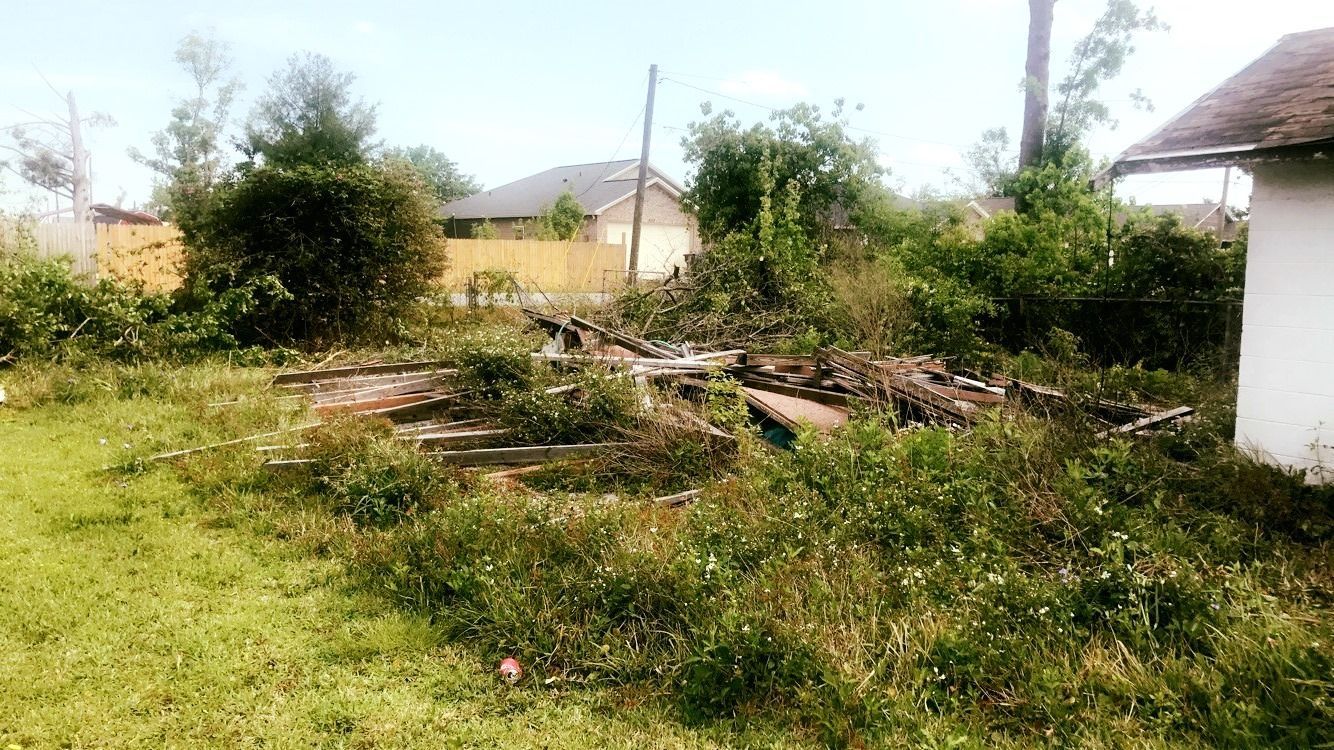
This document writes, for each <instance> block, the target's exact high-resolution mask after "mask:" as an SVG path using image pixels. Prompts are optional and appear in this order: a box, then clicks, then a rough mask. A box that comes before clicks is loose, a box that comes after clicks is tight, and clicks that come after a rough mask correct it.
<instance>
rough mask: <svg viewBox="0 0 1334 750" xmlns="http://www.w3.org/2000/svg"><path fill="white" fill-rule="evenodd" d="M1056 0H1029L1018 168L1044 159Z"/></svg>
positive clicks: (1029, 165) (1033, 164) (1032, 164)
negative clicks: (1022, 121) (1052, 24)
mask: <svg viewBox="0 0 1334 750" xmlns="http://www.w3.org/2000/svg"><path fill="white" fill-rule="evenodd" d="M1055 5H1056V0H1028V59H1027V61H1026V62H1025V63H1024V132H1023V135H1022V136H1021V137H1020V138H1019V169H1021V170H1022V169H1024V168H1025V167H1031V166H1035V165H1036V164H1038V162H1040V161H1041V160H1042V146H1043V141H1044V139H1045V137H1046V133H1047V89H1048V86H1049V84H1050V78H1051V23H1052V14H1053V10H1054V7H1055Z"/></svg>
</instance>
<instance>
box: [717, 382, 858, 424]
mask: <svg viewBox="0 0 1334 750" xmlns="http://www.w3.org/2000/svg"><path fill="white" fill-rule="evenodd" d="M741 392H742V393H744V394H745V396H746V403H748V404H750V405H751V406H753V407H755V408H756V409H758V410H759V411H761V412H763V413H764V414H766V415H768V416H769V417H771V418H772V419H773V420H774V421H775V422H778V423H779V424H781V425H783V426H784V427H786V428H788V429H789V430H793V431H795V430H796V429H797V428H798V427H799V426H800V425H801V423H802V422H803V421H804V422H810V423H811V425H812V426H814V427H815V429H817V430H819V431H820V432H830V431H831V430H833V429H835V428H837V427H841V426H842V425H844V424H846V423H847V421H848V410H847V409H846V408H843V407H838V406H829V405H828V404H821V403H817V402H815V401H808V400H806V399H804V398H797V397H795V396H785V395H783V394H781V393H770V392H768V391H762V390H759V389H758V388H750V387H744V386H743V387H742V389H741Z"/></svg>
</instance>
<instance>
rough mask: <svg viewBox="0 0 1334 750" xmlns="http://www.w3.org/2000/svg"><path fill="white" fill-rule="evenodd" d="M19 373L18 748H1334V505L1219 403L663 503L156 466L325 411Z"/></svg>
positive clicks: (591, 486)
mask: <svg viewBox="0 0 1334 750" xmlns="http://www.w3.org/2000/svg"><path fill="white" fill-rule="evenodd" d="M482 343H483V344H486V342H485V341H484V342H482ZM487 351H490V349H488V350H487ZM503 354H504V352H501V355H503ZM503 361H504V357H503V356H502V357H500V359H496V358H494V357H492V358H487V359H483V360H479V362H480V363H481V364H483V365H487V363H495V362H500V363H502V364H503ZM488 366H489V365H488ZM478 369H479V371H480V368H478ZM493 369H494V368H493ZM0 379H3V382H4V385H5V386H6V388H7V390H8V391H9V394H10V405H9V406H6V407H2V408H0V560H4V561H5V562H6V563H7V567H5V568H4V569H3V570H0V748H5V749H6V750H7V747H8V746H9V745H17V746H19V747H23V748H27V747H110V746H115V747H125V746H129V747H135V746H155V747H157V746H167V747H172V746H179V747H199V746H219V747H236V746H241V747H245V746H261V745H263V746H273V747H451V746H459V747H490V746H497V745H506V746H517V747H523V746H544V747H548V746H549V747H632V746H636V747H637V746H646V747H679V746H687V747H707V746H715V745H718V746H745V747H755V746H766V747H786V746H795V745H801V744H814V743H817V742H819V741H820V740H823V741H824V742H826V743H828V744H834V745H847V746H854V747H856V746H885V747H899V746H914V747H979V748H980V747H1045V746H1078V747H1105V748H1121V747H1164V748H1165V747H1214V746H1223V747H1310V746H1320V745H1321V743H1322V742H1325V741H1326V740H1327V739H1328V738H1329V737H1331V736H1332V735H1334V730H1331V727H1334V703H1332V702H1331V697H1334V684H1332V683H1331V682H1330V680H1329V677H1328V675H1329V674H1330V665H1331V664H1334V648H1332V647H1331V645H1332V644H1334V619H1331V617H1330V613H1329V604H1330V602H1331V601H1334V596H1332V595H1331V591H1334V575H1332V570H1331V567H1330V565H1329V561H1330V560H1331V559H1334V557H1331V556H1330V554H1329V553H1330V536H1329V534H1330V530H1331V528H1332V527H1334V524H1331V518H1332V517H1334V513H1332V511H1334V491H1332V489H1331V488H1325V489H1317V488H1311V487H1305V486H1303V485H1302V484H1301V483H1300V482H1298V481H1295V480H1294V479H1293V478H1292V477H1288V476H1285V475H1283V474H1282V473H1280V472H1276V471H1274V470H1273V469H1271V468H1267V467H1262V466H1257V465H1254V464H1250V463H1248V462H1246V461H1243V460H1240V459H1239V458H1238V457H1237V454H1236V453H1235V451H1233V450H1232V448H1231V446H1230V443H1229V442H1228V440H1227V437H1226V434H1225V428H1226V426H1227V425H1228V424H1230V422H1231V417H1230V412H1229V411H1228V410H1227V408H1226V405H1222V406H1221V408H1220V406H1219V405H1215V404H1212V403H1209V404H1208V407H1207V408H1203V409H1202V410H1201V416H1200V418H1199V419H1197V420H1196V421H1194V422H1192V423H1190V424H1189V425H1187V426H1185V427H1184V428H1183V429H1182V431H1180V432H1179V433H1168V434H1163V435H1160V436H1159V437H1158V438H1155V439H1153V440H1145V441H1135V442H1131V441H1115V442H1110V443H1102V442H1095V441H1091V440H1090V439H1089V437H1088V429H1087V427H1086V426H1081V425H1079V424H1078V423H1077V422H1068V421H1065V420H1062V419H1037V418H1034V417H1032V416H1026V415H1024V414H1022V413H1008V414H1006V415H1005V416H1003V417H999V418H995V419H987V420H983V421H981V422H980V423H979V424H977V425H975V426H974V428H973V429H972V430H970V431H967V432H958V433H955V432H951V431H947V430H942V429H921V430H909V431H902V432H901V431H896V430H893V429H891V428H890V425H888V424H887V423H884V422H882V421H879V420H877V419H875V418H869V417H868V418H859V419H856V420H853V422H852V423H851V424H850V425H849V426H848V427H847V428H846V429H844V430H842V431H840V432H838V433H836V434H835V435H833V436H832V437H831V438H830V439H828V440H821V439H818V438H817V437H816V436H815V435H813V434H803V435H802V436H800V438H799V440H798V441H797V443H796V448H795V450H794V451H791V452H783V453H770V452H768V451H765V450H760V449H759V447H758V446H757V445H756V444H755V443H754V442H752V440H750V439H745V440H742V441H741V443H742V445H741V450H740V451H738V455H737V461H738V462H739V463H737V464H736V465H732V466H730V468H729V469H728V471H729V472H731V476H730V478H725V479H723V480H722V481H718V482H709V483H706V492H705V493H704V495H703V496H702V497H701V498H700V499H699V500H698V501H697V502H695V503H694V504H692V505H690V506H688V507H685V508H680V509H648V508H645V507H643V506H642V505H641V504H639V503H637V502H635V498H636V497H637V495H636V494H635V492H634V489H633V488H634V487H635V486H636V485H634V484H633V483H630V484H626V483H625V482H624V476H622V475H616V476H601V475H597V474H590V475H588V476H582V477H579V478H578V481H573V482H568V481H558V480H561V479H565V480H569V479H571V478H570V477H568V476H566V477H563V478H562V477H544V478H543V480H542V481H538V482H534V483H532V484H531V485H530V486H529V487H527V488H522V487H511V488H505V487H499V486H493V485H491V484H490V483H486V482H479V481H475V480H471V479H469V478H468V477H466V476H464V475H462V474H460V473H459V472H458V470H454V469H450V468H446V467H439V466H437V465H435V464H431V463H429V462H425V461H423V459H422V457H421V456H419V455H417V454H415V453H413V452H412V451H411V448H410V447H408V446H406V445H404V444H402V443H401V442H399V441H396V440H394V439H393V438H392V437H391V436H387V435H385V434H384V433H383V430H376V429H375V428H373V427H370V426H368V425H367V424H365V423H363V422H359V421H348V422H339V423H336V424H333V425H330V426H327V427H325V428H321V429H320V430H318V431H314V432H312V433H308V434H306V435H304V436H303V439H304V440H308V441H310V442H311V443H312V446H313V447H312V448H310V449H309V450H308V451H307V455H308V456H311V457H314V458H315V459H316V461H315V464H314V465H312V467H311V469H310V471H308V472H294V473H292V474H290V475H287V476H286V477H285V478H281V479H280V478H275V477H274V476H272V475H270V474H268V473H266V472H264V471H263V470H262V469H260V468H259V466H258V460H257V457H256V456H255V454H254V453H253V452H252V451H250V450H249V447H248V446H239V447H234V448H230V449H223V450H219V451H214V452H209V453H206V454H200V455H199V456H196V457H192V458H189V459H185V460H181V461H178V462H174V463H173V464H172V465H170V466H168V465H162V464H153V463H148V462H145V461H144V459H145V458H146V457H147V456H149V455H151V454H153V453H156V452H158V451H161V450H164V449H170V448H179V447H182V446H190V445H200V444H204V443H210V442H214V441H218V440H223V439H227V438H232V437H236V436H240V435H246V434H253V433H257V432H262V431H268V430H271V429H276V428H280V427H283V426H291V425H297V424H302V423H305V422H307V421H308V420H309V419H310V417H309V415H308V414H306V413H305V412H304V410H303V409H301V408H299V407H296V408H293V407H282V406H281V405H279V404H278V403H276V402H274V401H272V400H269V399H268V398H267V397H266V396H265V395H264V390H263V388H262V385H263V383H264V382H265V381H266V379H267V375H266V373H264V372H263V371H259V370H253V369H243V368H231V367H227V366H223V365H220V364H207V363H206V364H199V365H192V366H189V367H164V366H157V365H142V366H137V367H127V366H106V365H97V364H92V363H84V366H83V367H71V366H27V365H24V366H21V367H19V368H17V369H14V370H10V371H7V372H4V373H0ZM515 387H518V386H515ZM238 400H239V403H237V404H235V405H233V406H229V407H226V408H212V407H208V406H207V404H208V403H210V402H220V401H229V402H230V401H238ZM1193 402H1195V403H1201V404H1202V406H1203V405H1205V402H1202V401H1195V400H1193ZM273 442H282V439H281V438H275V439H274V440H273ZM641 463H642V461H641ZM660 463H672V462H670V461H666V460H665V459H664V460H663V461H660ZM108 467H109V468H108ZM558 472H559V470H558V469H552V470H551V473H553V474H555V473H558ZM630 473H631V474H634V473H642V472H641V471H640V469H633V470H632V471H630ZM692 477H694V478H696V479H697V478H698V475H697V474H696V475H692ZM608 490H610V491H613V492H615V493H616V499H615V500H609V499H608V498H607V497H606V495H605V494H604V493H605V492H606V491H608ZM627 490H628V491H627ZM508 654H514V655H517V656H519V657H520V658H521V659H522V660H523V661H524V662H525V664H526V665H527V666H528V668H529V675H530V677H529V679H527V680H525V681H524V682H523V683H521V684H520V685H519V686H517V687H509V686H506V685H503V684H501V682H500V681H499V680H498V678H497V677H496V676H495V675H494V673H493V670H494V668H495V665H496V662H498V661H499V659H500V658H502V657H503V656H505V655H508Z"/></svg>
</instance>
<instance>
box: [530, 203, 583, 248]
mask: <svg viewBox="0 0 1334 750" xmlns="http://www.w3.org/2000/svg"><path fill="white" fill-rule="evenodd" d="M586 215H587V212H586V211H584V207H583V205H582V204H580V203H579V199H578V198H576V197H574V193H572V192H570V191H569V190H566V191H565V192H563V193H561V194H560V196H559V197H557V198H556V202H555V203H553V204H551V205H550V206H547V207H545V208H544V209H543V210H542V213H541V214H539V215H538V217H537V239H539V240H561V241H563V242H570V241H572V240H574V238H575V237H578V236H579V230H580V229H581V228H582V227H583V226H584V216H586Z"/></svg>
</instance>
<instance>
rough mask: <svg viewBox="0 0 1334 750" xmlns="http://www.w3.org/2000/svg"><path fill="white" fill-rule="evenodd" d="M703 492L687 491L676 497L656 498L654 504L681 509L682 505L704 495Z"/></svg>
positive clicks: (679, 493)
mask: <svg viewBox="0 0 1334 750" xmlns="http://www.w3.org/2000/svg"><path fill="white" fill-rule="evenodd" d="M703 492H704V491H703V490H686V491H685V492H678V493H676V494H674V495H663V496H662V497H655V498H653V500H652V503H653V504H654V505H659V506H663V507H666V508H679V507H681V506H682V505H685V504H686V503H689V502H691V501H693V500H694V499H695V498H697V497H699V496H700V495H701V494H703Z"/></svg>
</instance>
